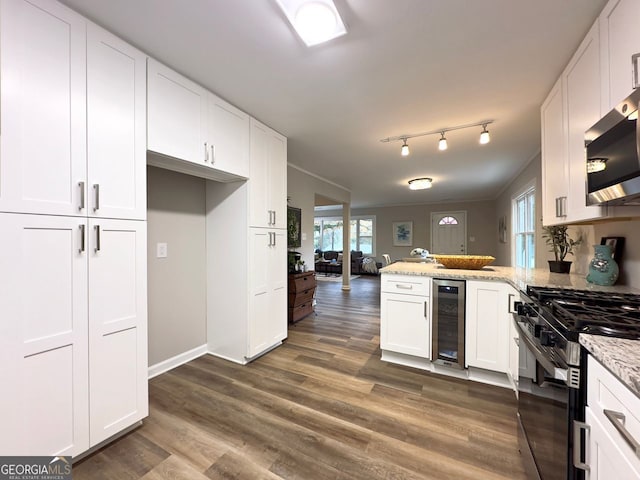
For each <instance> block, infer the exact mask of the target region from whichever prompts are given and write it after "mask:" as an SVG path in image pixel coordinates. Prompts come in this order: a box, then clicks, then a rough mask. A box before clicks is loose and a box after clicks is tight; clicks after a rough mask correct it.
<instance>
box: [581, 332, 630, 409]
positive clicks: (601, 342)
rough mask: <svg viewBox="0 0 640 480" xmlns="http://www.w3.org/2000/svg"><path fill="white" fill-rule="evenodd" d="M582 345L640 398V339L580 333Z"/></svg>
mask: <svg viewBox="0 0 640 480" xmlns="http://www.w3.org/2000/svg"><path fill="white" fill-rule="evenodd" d="M579 339H580V345H582V346H583V347H585V348H586V349H587V350H588V351H589V353H590V354H591V355H592V356H593V357H594V358H595V359H596V360H598V361H599V362H600V363H601V364H602V365H604V366H605V368H606V369H607V370H609V371H610V372H611V373H612V374H613V375H615V376H616V377H617V378H618V380H620V381H621V382H622V383H623V384H624V385H625V386H626V387H627V388H628V389H629V390H631V391H632V392H633V393H635V394H636V396H637V397H639V398H640V340H627V339H623V338H612V337H603V336H602V335H589V334H584V333H581V334H580V337H579Z"/></svg>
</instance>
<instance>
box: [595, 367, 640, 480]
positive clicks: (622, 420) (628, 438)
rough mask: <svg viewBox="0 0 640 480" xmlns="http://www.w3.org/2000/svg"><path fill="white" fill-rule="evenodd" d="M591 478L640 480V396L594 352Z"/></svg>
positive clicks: (596, 479)
mask: <svg viewBox="0 0 640 480" xmlns="http://www.w3.org/2000/svg"><path fill="white" fill-rule="evenodd" d="M587 405H588V406H587V408H586V415H585V423H586V424H587V425H588V433H587V452H586V459H585V462H586V463H587V465H589V470H588V471H587V474H586V478H587V480H609V479H616V480H632V479H633V480H637V479H638V478H640V458H639V457H638V452H637V451H636V450H635V447H632V446H631V443H635V444H636V445H637V443H638V442H640V415H639V413H638V412H640V398H638V396H636V395H635V394H634V393H633V392H632V391H631V390H629V389H628V388H627V387H626V386H625V385H624V384H623V383H622V382H621V381H620V380H618V379H617V378H616V377H615V376H614V375H613V374H611V373H610V372H609V371H608V370H607V369H606V368H605V367H604V366H602V364H600V362H598V361H597V360H596V359H595V358H593V357H592V356H591V355H589V357H588V363H587Z"/></svg>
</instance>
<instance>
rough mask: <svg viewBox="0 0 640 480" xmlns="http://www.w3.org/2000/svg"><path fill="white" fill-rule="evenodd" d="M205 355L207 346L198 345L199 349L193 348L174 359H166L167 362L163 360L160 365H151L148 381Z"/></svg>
mask: <svg viewBox="0 0 640 480" xmlns="http://www.w3.org/2000/svg"><path fill="white" fill-rule="evenodd" d="M206 353H207V345H206V344H205V345H200V346H199V347H196V348H193V349H191V350H189V351H187V352H184V353H180V354H178V355H176V356H175V357H171V358H168V359H167V360H163V361H162V362H160V363H156V364H155V365H151V366H150V367H149V379H152V378H153V377H157V376H158V375H160V374H161V373H165V372H168V371H169V370H172V369H174V368H176V367H179V366H180V365H183V364H185V363H187V362H190V361H191V360H194V359H196V358H198V357H201V356H202V355H204V354H206Z"/></svg>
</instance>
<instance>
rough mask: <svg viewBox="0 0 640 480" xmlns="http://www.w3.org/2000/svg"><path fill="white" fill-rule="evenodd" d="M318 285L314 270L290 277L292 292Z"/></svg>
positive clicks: (290, 289) (302, 290)
mask: <svg viewBox="0 0 640 480" xmlns="http://www.w3.org/2000/svg"><path fill="white" fill-rule="evenodd" d="M315 286H316V276H315V274H314V273H313V272H310V273H308V274H305V275H296V276H295V277H292V278H289V291H290V292H304V291H306V290H309V289H310V288H314V287H315Z"/></svg>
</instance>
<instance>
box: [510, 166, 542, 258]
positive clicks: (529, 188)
mask: <svg viewBox="0 0 640 480" xmlns="http://www.w3.org/2000/svg"><path fill="white" fill-rule="evenodd" d="M536 183H537V177H533V179H531V180H530V181H529V182H527V183H526V184H525V185H523V186H522V188H521V189H520V190H519V191H518V192H517V193H514V194H513V195H512V196H511V219H510V222H509V232H510V234H509V243H510V244H511V249H510V250H511V265H513V266H515V264H516V241H515V236H516V232H515V228H514V225H515V221H516V217H517V209H518V207H517V201H518V199H520V198H522V197H524V196H525V195H528V194H529V193H530V192H533V195H534V201H533V209H534V218H533V242H534V243H533V258H534V263H535V257H536V248H537V247H538V246H537V243H538V242H537V241H536V225H537V222H536V216H537V215H538V213H537V212H536V210H537V209H536V203H538V202H537V199H538V195H537V192H536Z"/></svg>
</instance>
